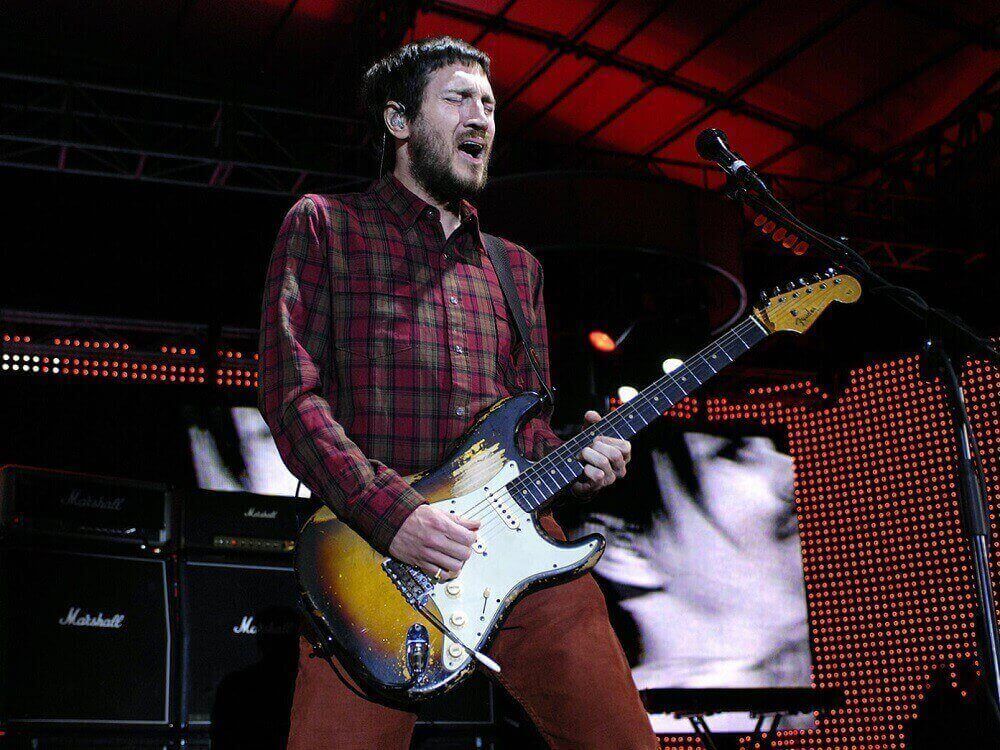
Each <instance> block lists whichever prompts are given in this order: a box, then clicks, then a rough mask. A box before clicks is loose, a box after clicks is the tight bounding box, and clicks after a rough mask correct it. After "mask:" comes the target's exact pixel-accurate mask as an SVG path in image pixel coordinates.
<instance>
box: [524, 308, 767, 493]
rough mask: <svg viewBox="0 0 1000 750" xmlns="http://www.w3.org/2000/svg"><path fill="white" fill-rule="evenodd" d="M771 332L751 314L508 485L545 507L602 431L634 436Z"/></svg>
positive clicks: (579, 469)
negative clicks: (581, 452)
mask: <svg viewBox="0 0 1000 750" xmlns="http://www.w3.org/2000/svg"><path fill="white" fill-rule="evenodd" d="M767 336H768V331H767V329H766V328H764V326H763V325H762V324H761V323H759V322H758V321H757V320H756V318H754V317H753V316H750V317H748V318H746V319H745V320H743V321H742V322H740V323H738V324H737V325H736V326H734V327H733V328H731V329H729V331H727V332H726V333H725V334H723V335H722V336H720V337H719V338H718V339H716V340H715V341H713V342H712V343H711V344H709V345H708V346H706V347H705V348H704V349H702V350H701V351H700V352H698V353H697V354H695V355H694V356H692V357H690V358H689V359H688V360H687V361H686V362H685V363H684V364H683V365H681V366H680V367H678V368H677V369H676V370H673V371H672V372H670V373H668V374H666V375H664V376H663V377H662V378H660V379H659V380H657V381H656V382H654V383H652V384H651V385H650V386H649V387H648V388H646V389H645V390H643V391H642V392H641V393H639V394H638V395H636V396H635V397H634V398H632V399H631V400H629V401H628V402H627V403H625V404H623V405H622V406H620V407H618V408H617V409H615V410H614V411H612V412H611V413H610V414H608V415H607V416H605V417H604V419H602V420H601V421H600V422H597V423H595V424H592V425H590V426H589V427H587V428H585V429H584V430H582V431H581V432H580V433H579V434H577V435H576V436H574V437H573V438H571V439H570V440H567V441H566V442H565V443H563V444H562V445H561V446H559V447H558V448H556V449H555V450H553V451H552V452H551V453H549V454H548V455H547V456H545V457H544V458H543V459H542V460H540V461H538V462H537V463H536V464H534V465H533V466H532V467H531V468H529V469H527V470H526V471H525V472H524V473H522V474H520V475H518V476H517V477H516V478H515V479H513V480H511V481H510V482H509V483H508V484H507V489H508V491H509V492H510V494H511V497H513V498H514V500H515V501H516V502H517V504H518V505H519V506H521V508H523V509H524V510H526V511H535V510H539V509H541V508H543V507H545V506H546V505H548V504H549V503H550V502H551V501H552V499H553V497H555V495H557V494H558V493H559V492H561V491H562V490H564V489H565V488H566V487H568V486H569V485H571V484H572V483H573V482H575V481H576V480H577V479H579V478H580V477H581V476H582V475H583V464H582V463H581V462H580V461H578V460H577V458H576V457H577V456H578V455H580V451H581V450H583V448H584V447H586V446H588V445H590V444H591V443H592V442H593V441H594V438H595V437H597V436H598V435H608V436H611V437H619V438H624V439H626V440H628V439H630V438H632V437H633V436H635V435H636V434H637V433H639V431H640V430H642V429H643V428H645V427H646V426H648V425H650V424H652V423H653V422H654V421H656V420H657V419H658V418H659V417H661V416H663V414H664V413H665V412H666V411H667V410H669V409H670V408H671V407H672V406H673V405H674V404H676V403H677V402H679V401H680V400H681V399H683V398H684V397H685V396H687V395H688V394H690V393H692V392H693V391H694V390H695V389H697V388H698V387H699V386H700V385H701V384H702V383H704V382H705V381H707V380H708V379H709V378H711V377H712V376H713V375H715V374H716V373H717V372H720V371H721V370H722V369H723V368H724V367H726V366H727V365H729V364H730V363H731V362H733V361H735V360H736V358H737V357H739V356H740V355H742V354H744V353H746V352H747V351H749V350H750V348H751V347H753V346H754V345H755V344H758V343H760V342H761V341H763V340H764V339H765V338H767Z"/></svg>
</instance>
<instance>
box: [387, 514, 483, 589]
mask: <svg viewBox="0 0 1000 750" xmlns="http://www.w3.org/2000/svg"><path fill="white" fill-rule="evenodd" d="M479 525H480V524H479V521H469V520H466V519H464V518H459V517H458V516H453V515H451V514H450V513H445V512H444V511H441V510H438V509H437V508H435V507H434V506H433V505H429V504H426V503H425V504H424V505H418V506H417V508H416V510H414V511H413V512H412V513H410V515H409V517H408V518H407V519H406V520H405V521H404V522H403V525H402V526H400V527H399V531H397V532H396V536H395V537H393V540H392V543H391V544H390V545H389V554H390V555H392V556H393V557H395V558H396V559H397V560H400V561H402V562H404V563H407V564H408V565H416V566H417V567H419V568H420V569H421V570H423V571H424V572H425V573H427V574H429V575H431V576H436V575H438V571H440V576H439V577H440V579H441V580H447V579H449V578H454V577H455V576H457V575H458V572H459V571H460V570H461V569H462V566H463V565H464V564H465V561H466V560H468V559H469V557H470V556H471V555H472V545H473V544H475V542H476V534H475V533H474V532H475V531H476V530H477V529H478V528H479Z"/></svg>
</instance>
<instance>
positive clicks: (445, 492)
mask: <svg viewBox="0 0 1000 750" xmlns="http://www.w3.org/2000/svg"><path fill="white" fill-rule="evenodd" d="M860 295H861V287H860V285H859V284H858V282H857V281H856V280H855V279H854V278H852V277H850V276H845V275H840V276H837V275H833V274H832V272H830V273H828V274H827V276H826V277H816V281H815V282H813V283H808V284H807V283H805V281H803V282H801V283H800V284H799V285H798V286H794V285H793V286H792V287H790V288H789V289H788V291H785V292H782V293H777V292H776V293H775V294H774V296H772V297H771V298H770V299H768V300H767V302H766V303H765V304H764V305H762V306H760V307H758V308H755V309H754V310H753V312H752V313H751V314H750V315H749V316H747V317H746V318H745V319H744V320H743V321H742V322H740V323H739V324H737V325H736V326H734V327H733V328H732V329H730V330H729V331H728V332H727V333H725V334H724V335H722V336H721V337H720V338H718V339H717V340H716V341H714V342H713V343H711V344H709V345H708V346H707V347H705V348H704V349H702V350H701V351H700V352H698V353H697V354H696V355H694V356H693V357H691V358H690V359H688V360H687V362H685V363H684V365H682V366H681V367H679V368H678V369H676V370H674V371H673V372H671V373H670V374H668V375H664V376H663V377H662V378H660V379H659V380H657V381H656V382H655V383H653V384H652V385H650V386H649V387H648V388H646V389H645V390H644V391H642V392H641V393H640V394H639V395H638V396H636V397H635V398H633V399H632V400H630V401H629V402H628V403H626V404H624V405H623V406H621V407H619V408H618V409H616V410H614V411H612V412H611V413H610V414H608V415H607V416H605V418H604V419H602V420H601V421H600V422H597V423H596V424H593V425H590V426H589V427H587V428H586V429H584V430H583V431H581V432H580V433H579V434H578V435H576V436H575V437H574V438H572V439H570V440H569V441H567V442H566V443H565V444H563V445H561V446H560V447H559V448H557V449H556V450H554V451H552V452H551V453H549V454H548V455H547V456H545V458H543V459H542V460H540V461H538V462H535V463H532V462H530V461H528V460H526V459H525V458H524V457H523V456H521V455H520V453H519V452H518V450H517V448H516V444H515V435H516V433H517V430H518V429H519V428H520V427H521V425H523V424H524V423H525V422H526V421H527V420H528V419H530V418H531V417H532V416H533V415H534V414H535V413H537V412H538V410H539V408H540V407H541V398H540V397H539V395H538V394H537V393H535V392H526V393H521V394H519V395H516V396H511V397H509V398H505V399H502V400H501V401H498V402H497V403H496V404H494V405H493V406H492V407H490V408H489V409H488V410H487V411H486V412H484V413H483V414H482V415H481V416H480V417H479V418H478V420H477V421H476V423H475V425H474V426H473V427H472V428H471V429H470V431H469V432H468V433H467V435H466V437H465V438H464V439H463V440H462V442H461V445H460V447H459V448H458V450H457V451H455V453H454V454H453V455H452V456H451V457H449V458H448V459H447V460H446V461H445V462H444V463H442V464H441V465H440V466H438V467H437V468H435V469H432V470H430V471H426V472H422V473H420V474H418V475H415V476H413V477H408V478H407V481H409V482H410V483H411V484H412V485H413V487H414V488H415V489H416V490H417V491H418V492H420V494H421V495H423V496H424V497H426V498H427V500H428V501H429V502H431V503H434V504H435V505H436V507H439V508H441V509H443V510H446V511H448V512H449V513H455V514H457V515H459V516H463V517H465V518H471V519H478V520H479V521H480V522H481V526H480V529H479V532H478V541H477V543H476V544H475V545H474V547H473V554H472V556H471V557H470V559H469V560H468V561H467V562H466V563H465V566H464V567H463V568H462V571H461V573H460V574H459V576H458V577H457V578H455V579H453V580H450V581H442V582H440V583H436V582H435V581H434V580H432V579H431V578H430V577H429V576H428V575H426V574H425V573H424V572H423V571H421V570H419V569H417V568H415V567H412V566H410V565H406V564H404V563H402V562H399V561H398V560H394V559H392V558H387V557H385V556H383V555H381V554H379V553H378V552H376V551H375V550H374V549H373V548H372V547H371V546H369V545H368V544H367V543H366V542H365V541H364V540H363V539H362V538H361V537H360V536H358V535H357V534H356V533H355V532H354V531H352V530H351V529H350V528H349V527H348V526H347V525H346V524H344V523H342V522H341V521H339V520H337V518H336V517H335V516H334V514H333V513H332V512H331V511H330V510H329V509H327V508H322V509H321V510H319V511H317V512H316V513H315V515H313V517H312V518H310V519H309V521H308V522H307V523H306V524H305V526H304V527H303V529H302V531H301V534H300V536H299V542H298V546H297V553H296V569H297V571H298V575H299V580H300V583H301V586H302V590H303V595H304V599H305V602H306V605H307V608H308V609H309V611H310V613H311V615H312V617H313V619H314V622H315V623H316V624H317V626H318V630H319V632H320V633H321V634H322V635H323V637H324V640H325V641H326V643H325V645H326V646H328V647H330V648H331V650H333V651H334V653H336V654H337V656H338V657H339V659H340V661H341V663H342V664H343V665H344V667H345V668H346V669H347V670H348V671H349V672H350V673H351V675H352V677H354V679H355V680H357V681H358V682H359V683H360V684H362V685H364V686H365V687H366V688H367V689H368V690H370V691H372V692H374V693H376V694H379V695H381V696H382V697H383V698H387V699H390V700H397V701H398V700H402V701H406V700H412V699H418V698H426V697H430V696H432V695H435V694H437V693H440V692H442V691H444V690H447V689H448V688H450V687H453V686H454V685H456V684H457V683H458V682H459V681H460V680H461V679H462V678H463V677H465V676H466V675H468V674H469V673H470V672H471V671H472V669H473V668H474V666H475V662H476V661H479V662H481V663H483V664H485V665H486V666H487V667H489V668H491V669H499V666H498V665H496V664H495V663H494V662H493V661H492V660H491V659H490V658H489V657H488V656H487V655H486V654H485V653H483V652H484V651H486V650H487V649H488V647H489V644H490V642H491V640H492V638H493V636H494V635H495V634H496V632H497V630H498V629H499V627H500V624H501V623H502V622H503V620H504V618H505V617H506V615H507V613H508V612H509V610H510V608H511V607H512V606H513V604H514V603H515V601H517V599H518V598H519V597H521V596H523V595H524V594H525V593H527V592H529V591H531V590H533V589H536V588H539V587H541V586H545V585H551V584H553V583H559V582H561V581H564V580H567V579H569V578H573V577H575V576H579V575H581V574H582V573H584V572H585V571H587V570H588V569H589V568H591V567H592V566H593V565H594V564H595V563H596V562H597V560H598V558H600V556H601V553H602V552H603V551H604V539H603V537H601V536H600V535H598V534H591V535H589V536H585V537H583V538H581V539H578V540H576V541H573V542H557V541H555V540H553V539H551V538H549V537H548V536H547V535H546V534H545V533H544V532H543V531H542V530H541V527H540V526H539V525H538V523H537V521H536V514H537V513H538V512H539V511H541V510H542V509H544V508H546V507H547V506H548V505H550V504H551V502H552V500H553V498H554V497H555V496H556V495H557V494H558V493H559V492H560V491H562V490H563V489H565V488H567V487H568V486H569V485H571V484H572V483H573V482H575V481H576V480H577V479H578V478H579V477H580V476H581V475H582V474H583V464H581V463H580V462H579V461H578V460H577V456H578V455H579V453H580V451H581V450H582V449H583V448H584V447H585V446H587V445H589V444H590V443H591V442H592V441H593V439H594V438H595V437H596V436H597V435H611V436H615V437H621V438H631V437H632V436H634V435H635V434H636V433H638V432H639V431H640V430H641V429H642V428H644V427H645V426H646V425H648V424H650V423H651V422H653V421H654V420H655V419H657V418H658V417H660V416H661V415H662V414H663V413H664V412H666V411H667V410H668V409H670V407H671V406H673V405H674V404H676V403H677V402H678V401H680V400H681V399H682V398H684V397H685V396H687V395H688V394H689V393H691V392H692V391H694V390H695V389H696V388H697V387H698V386H700V385H701V384H702V383H704V382H705V381H706V380H708V379H709V378H711V377H712V376H713V375H715V373H717V372H719V371H720V370H722V368H724V367H726V366H727V365H728V364H729V363H731V362H733V361H734V360H735V359H736V358H737V357H739V356H740V355H742V354H743V353H745V352H746V351H748V350H749V349H750V348H751V347H753V346H754V345H756V344H758V343H759V342H761V341H763V340H764V339H765V338H767V336H769V335H770V334H772V333H775V332H777V331H795V332H796V333H802V332H804V331H806V330H807V329H808V328H809V327H810V326H811V325H812V324H813V322H814V321H815V320H816V318H817V317H818V316H819V314H820V313H821V312H822V311H823V310H824V309H826V307H827V306H829V305H830V303H831V302H854V301H856V300H857V299H858V298H859V297H860ZM501 666H502V665H501Z"/></svg>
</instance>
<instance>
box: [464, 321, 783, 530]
mask: <svg viewBox="0 0 1000 750" xmlns="http://www.w3.org/2000/svg"><path fill="white" fill-rule="evenodd" d="M751 323H753V324H754V325H755V326H756V327H758V328H759V329H760V330H761V332H763V333H765V336H766V335H767V331H766V330H765V329H763V327H762V326H760V324H759V323H756V322H755V321H754V319H753V318H752V317H748V318H747V319H746V320H744V321H743V322H741V323H739V324H737V325H736V326H734V327H733V328H732V329H730V330H729V331H728V332H727V333H726V334H725V335H723V336H720V337H719V338H718V339H716V340H715V341H714V342H712V343H710V344H709V345H708V346H706V347H704V348H703V349H702V350H701V351H699V352H697V353H696V354H695V355H694V356H692V357H691V359H689V360H688V363H687V364H686V366H685V367H684V368H683V372H688V371H690V372H691V374H692V376H694V375H693V365H694V364H696V363H697V359H699V358H700V359H701V360H702V361H703V363H704V364H705V365H706V366H707V367H708V368H709V369H710V370H712V374H713V375H714V374H716V373H717V372H718V370H716V369H715V368H714V367H712V365H711V364H710V363H709V361H708V359H706V357H705V355H706V354H707V353H709V352H710V351H711V350H712V348H713V347H717V348H719V349H720V350H721V351H722V352H723V354H724V355H725V356H726V357H727V358H728V359H729V360H730V363H731V362H733V361H735V358H734V357H732V356H730V354H729V352H728V350H727V349H726V348H725V346H726V345H728V344H730V343H735V342H736V340H737V339H739V341H740V343H742V344H743V346H745V347H746V350H747V351H749V349H750V347H751V346H753V345H755V344H757V343H759V342H758V341H755V342H753V343H751V344H747V342H746V341H745V340H744V338H743V336H741V335H740V333H739V330H738V329H740V328H744V326H746V327H749V326H748V324H751ZM748 332H749V331H747V330H744V333H748ZM742 353H743V352H740V353H738V354H737V356H740V354H742ZM675 372H677V375H681V374H682V371H681V370H677V371H675ZM677 375H674V374H673V373H667V374H666V375H664V376H663V377H661V378H659V379H657V380H656V381H654V382H653V383H652V384H650V386H649V387H648V388H647V389H646V391H648V393H647V392H646V391H644V392H643V394H641V395H640V396H637V397H636V398H635V399H632V400H631V401H630V402H628V403H629V404H630V405H632V408H631V409H630V410H629V412H625V411H624V410H623V411H621V412H619V411H617V410H616V411H615V412H612V413H611V415H610V416H608V417H605V419H603V420H601V421H600V422H595V423H593V424H591V425H590V426H589V427H588V428H586V429H584V430H582V431H581V432H579V433H577V435H575V436H574V437H573V438H570V440H568V441H567V443H566V444H564V445H562V446H559V448H557V450H559V449H564V450H565V448H566V447H567V445H569V444H571V443H573V442H577V441H579V439H580V438H581V437H587V438H590V437H593V436H595V433H597V431H598V429H599V428H601V427H602V426H611V427H612V428H613V429H614V428H615V427H616V424H615V423H614V422H615V421H617V422H618V423H619V425H624V424H626V422H625V421H624V420H625V417H623V416H622V414H626V413H629V414H633V415H634V413H635V412H636V411H637V409H636V407H638V406H640V405H641V404H643V403H645V405H647V406H653V404H652V403H651V402H649V400H648V399H649V396H651V395H653V394H654V393H657V392H659V394H660V395H662V393H663V389H664V388H666V387H667V386H671V385H672V386H677V387H680V388H681V389H682V390H683V386H681V384H680V381H678V380H677ZM685 378H686V375H685ZM709 378H711V376H709ZM709 378H706V379H705V381H699V380H698V378H697V376H694V379H695V380H696V381H698V385H700V384H701V383H703V382H706V381H707V380H708V379H709ZM658 384H659V385H658ZM684 395H685V396H686V395H687V394H684ZM673 405H674V404H671V406H673ZM656 410H657V417H656V418H658V417H659V416H662V413H663V412H662V411H661V410H660V408H659V407H656ZM640 417H641V414H640ZM629 418H631V417H629ZM654 419H655V418H654ZM643 421H645V419H644V418H643ZM602 423H603V424H602ZM646 424H647V425H648V424H651V422H647V423H646ZM615 431H616V432H618V430H617V429H616V430H615ZM583 442H587V441H586V440H585V441H583ZM589 444H590V443H589V442H587V445H582V447H581V450H582V448H585V447H588V446H589ZM570 450H573V448H570ZM550 455H551V454H550ZM544 460H545V459H544V458H543V459H541V460H540V461H537V462H535V463H534V464H532V466H531V467H529V468H528V469H527V470H525V471H524V472H522V473H521V474H519V475H518V476H517V477H516V478H517V479H521V478H522V477H523V478H524V479H526V480H530V479H533V478H534V477H535V476H540V475H541V473H540V472H541V470H540V469H539V468H538V465H539V464H540V463H542V462H543V461H544ZM575 460H576V459H575ZM559 476H560V478H561V479H563V480H565V477H562V475H561V472H560V474H559ZM512 481H513V480H512ZM537 481H539V480H536V482H537ZM503 489H504V490H505V491H506V492H507V495H508V497H509V498H510V500H511V501H512V502H514V503H515V505H516V502H517V501H515V500H514V499H513V496H512V494H511V493H510V490H509V489H508V488H507V485H506V484H505V485H504V488H503ZM498 491H499V490H498ZM495 494H496V493H495V492H492V493H490V494H488V495H487V496H486V497H485V498H484V499H483V500H481V501H479V502H478V503H476V504H475V505H473V506H472V507H471V508H469V511H468V515H466V516H465V517H467V518H470V519H471V520H481V521H482V520H483V519H487V518H488V519H489V520H486V521H484V522H483V524H482V526H481V528H480V529H479V531H478V533H479V539H480V540H482V541H485V539H486V538H487V537H490V538H492V537H493V536H494V535H493V534H491V533H489V532H491V531H493V530H495V529H496V528H498V527H506V522H505V521H504V519H503V517H502V516H501V515H500V513H499V512H497V511H496V510H494V508H493V507H492V501H493V499H494V497H495ZM547 499H548V498H547ZM483 506H486V507H485V511H484V510H483ZM516 507H517V509H519V510H521V511H524V509H523V508H521V507H520V505H516ZM533 510H534V509H533ZM489 511H493V512H489ZM531 512H532V511H526V512H525V518H526V519H527V518H530V514H531ZM473 514H476V515H473Z"/></svg>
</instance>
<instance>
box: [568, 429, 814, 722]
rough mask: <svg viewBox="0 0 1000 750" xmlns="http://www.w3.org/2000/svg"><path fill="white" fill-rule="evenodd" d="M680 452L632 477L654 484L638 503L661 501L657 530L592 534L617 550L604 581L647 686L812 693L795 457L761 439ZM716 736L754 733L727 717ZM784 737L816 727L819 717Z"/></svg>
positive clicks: (656, 453) (614, 525) (630, 525)
mask: <svg viewBox="0 0 1000 750" xmlns="http://www.w3.org/2000/svg"><path fill="white" fill-rule="evenodd" d="M669 443H670V445H669V448H664V447H660V446H653V447H652V448H649V449H646V450H641V451H640V452H639V453H637V455H635V456H634V458H633V461H632V464H631V465H630V469H629V472H630V474H631V473H633V468H632V467H633V466H634V467H635V468H634V471H635V472H638V473H647V474H648V477H647V478H646V481H645V482H643V481H642V480H640V481H638V482H635V483H632V482H630V483H629V484H630V490H631V491H632V492H633V493H635V492H640V493H641V492H651V493H653V497H651V498H648V500H649V502H650V505H651V512H650V513H649V514H648V518H647V519H646V520H645V521H643V522H640V523H635V522H634V520H629V519H626V518H623V517H621V516H620V515H617V514H612V513H593V514H591V515H589V516H588V517H587V518H586V522H585V523H584V525H583V528H581V529H580V532H581V533H583V532H588V531H594V530H596V531H600V532H601V533H603V534H604V535H605V536H606V537H607V539H608V547H607V550H606V552H605V554H604V556H603V558H602V559H601V561H600V562H599V563H598V564H597V567H596V568H595V574H596V575H597V576H598V578H599V580H601V579H603V580H602V583H603V585H604V588H605V590H606V591H608V592H610V599H611V601H610V602H609V606H610V607H611V608H612V610H613V611H612V621H613V623H614V624H615V626H616V629H618V630H619V631H620V633H619V634H620V636H621V637H622V640H623V642H624V643H626V651H627V652H630V653H629V655H630V658H631V661H632V663H633V674H634V677H635V680H636V684H637V685H638V686H639V688H640V689H646V688H691V689H700V688H767V687H808V686H809V685H810V664H811V659H810V651H809V633H808V626H807V620H806V601H805V587H804V584H803V576H802V560H801V553H800V549H799V536H798V528H797V524H796V517H795V508H794V504H793V492H792V482H793V465H792V459H791V457H789V456H788V455H786V454H785V453H783V452H782V451H780V450H779V449H778V448H777V447H776V445H775V441H774V440H773V439H772V438H771V437H768V436H761V435H757V436H749V437H746V436H743V437H733V436H728V437H727V436H722V435H709V434H704V433H700V432H686V433H683V434H681V435H679V436H678V435H674V439H673V440H671V441H669ZM629 643H631V644H632V648H631V649H630V648H629V647H628V644H629ZM651 719H652V721H653V724H654V728H655V729H656V730H657V731H659V732H663V733H668V732H685V731H691V727H690V724H689V723H688V722H687V721H686V720H681V719H674V718H668V717H666V716H664V715H662V714H659V715H654V716H652V717H651ZM712 726H713V729H715V730H717V731H748V730H750V729H751V728H752V727H753V721H752V720H751V719H750V717H749V716H748V715H746V714H742V715H737V714H731V715H720V716H717V717H715V718H714V720H713V722H712ZM784 726H785V727H786V728H792V727H798V728H804V727H808V726H811V717H797V718H796V717H790V718H788V719H787V720H786V721H785V722H784Z"/></svg>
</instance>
